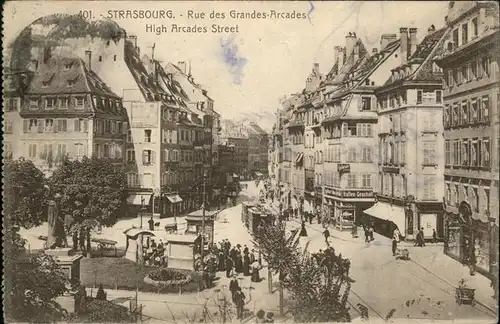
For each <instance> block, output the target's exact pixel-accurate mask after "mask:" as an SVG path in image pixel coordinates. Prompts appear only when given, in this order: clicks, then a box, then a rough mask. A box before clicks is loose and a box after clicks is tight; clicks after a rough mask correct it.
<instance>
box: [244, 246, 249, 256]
mask: <svg viewBox="0 0 500 324" xmlns="http://www.w3.org/2000/svg"><path fill="white" fill-rule="evenodd" d="M243 254H248V246H246V245H245V246H244V248H243Z"/></svg>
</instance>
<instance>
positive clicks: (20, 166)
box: [3, 158, 48, 228]
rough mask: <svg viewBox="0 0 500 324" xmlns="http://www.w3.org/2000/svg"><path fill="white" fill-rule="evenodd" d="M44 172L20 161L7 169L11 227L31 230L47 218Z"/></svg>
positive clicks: (6, 197)
mask: <svg viewBox="0 0 500 324" xmlns="http://www.w3.org/2000/svg"><path fill="white" fill-rule="evenodd" d="M45 185H46V179H45V176H44V175H43V172H42V171H40V170H39V169H37V168H36V167H35V165H34V164H33V162H31V161H29V160H25V159H23V158H20V159H18V160H14V161H9V162H7V163H6V164H5V166H4V199H3V208H4V216H5V221H6V222H7V223H8V225H9V226H21V227H24V228H31V227H33V226H39V225H41V224H42V223H43V222H44V221H45V220H46V218H47V214H46V208H47V193H48V191H47V188H46V187H45Z"/></svg>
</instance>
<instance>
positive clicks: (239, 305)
mask: <svg viewBox="0 0 500 324" xmlns="http://www.w3.org/2000/svg"><path fill="white" fill-rule="evenodd" d="M245 298H246V296H245V294H244V293H243V291H241V287H238V290H236V293H235V296H234V299H235V300H234V303H235V304H236V317H237V318H238V319H241V318H242V317H243V308H244V306H245Z"/></svg>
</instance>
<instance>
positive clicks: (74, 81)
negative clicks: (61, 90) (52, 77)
mask: <svg viewBox="0 0 500 324" xmlns="http://www.w3.org/2000/svg"><path fill="white" fill-rule="evenodd" d="M75 84H76V79H74V80H68V87H74V86H75Z"/></svg>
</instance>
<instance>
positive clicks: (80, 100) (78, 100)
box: [75, 97, 85, 108]
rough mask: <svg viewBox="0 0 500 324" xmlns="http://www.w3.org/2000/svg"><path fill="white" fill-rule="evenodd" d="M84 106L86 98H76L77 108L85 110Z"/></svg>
mask: <svg viewBox="0 0 500 324" xmlns="http://www.w3.org/2000/svg"><path fill="white" fill-rule="evenodd" d="M84 104H85V98H84V97H75V108H83V105H84Z"/></svg>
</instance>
